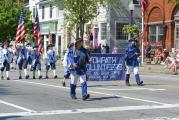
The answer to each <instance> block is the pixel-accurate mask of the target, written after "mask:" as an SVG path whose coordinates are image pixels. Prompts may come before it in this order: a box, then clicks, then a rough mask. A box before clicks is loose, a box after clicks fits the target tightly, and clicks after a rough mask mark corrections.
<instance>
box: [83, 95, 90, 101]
mask: <svg viewBox="0 0 179 120" xmlns="http://www.w3.org/2000/svg"><path fill="white" fill-rule="evenodd" d="M89 98H90V94H87V95H86V96H83V98H82V99H83V100H87V99H89Z"/></svg>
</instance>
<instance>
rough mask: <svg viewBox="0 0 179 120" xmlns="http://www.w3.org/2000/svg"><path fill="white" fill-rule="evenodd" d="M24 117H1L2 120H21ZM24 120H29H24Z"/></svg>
mask: <svg viewBox="0 0 179 120" xmlns="http://www.w3.org/2000/svg"><path fill="white" fill-rule="evenodd" d="M20 117H22V116H7V117H0V120H14V119H17V120H18V118H20ZM23 120H27V119H23Z"/></svg>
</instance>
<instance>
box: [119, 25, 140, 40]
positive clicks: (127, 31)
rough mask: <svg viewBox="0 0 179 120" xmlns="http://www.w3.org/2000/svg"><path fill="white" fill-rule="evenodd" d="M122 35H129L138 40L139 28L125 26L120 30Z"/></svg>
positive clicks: (136, 26)
mask: <svg viewBox="0 0 179 120" xmlns="http://www.w3.org/2000/svg"><path fill="white" fill-rule="evenodd" d="M122 31H123V33H124V34H126V35H128V34H131V35H133V37H135V38H139V26H138V25H135V24H134V25H125V26H124V27H123V29H122Z"/></svg>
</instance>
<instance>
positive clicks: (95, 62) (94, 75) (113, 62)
mask: <svg viewBox="0 0 179 120" xmlns="http://www.w3.org/2000/svg"><path fill="white" fill-rule="evenodd" d="M91 59H92V64H88V65H87V71H88V75H89V79H90V80H91V81H110V80H124V78H125V61H124V54H91Z"/></svg>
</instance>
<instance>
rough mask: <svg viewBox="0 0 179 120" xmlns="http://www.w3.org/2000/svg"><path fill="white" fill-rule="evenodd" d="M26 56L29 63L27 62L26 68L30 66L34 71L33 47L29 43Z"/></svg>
mask: <svg viewBox="0 0 179 120" xmlns="http://www.w3.org/2000/svg"><path fill="white" fill-rule="evenodd" d="M26 49H27V52H26V56H27V61H26V64H25V65H26V68H27V66H28V65H29V68H30V70H32V47H31V43H30V42H29V43H27V44H26Z"/></svg>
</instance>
